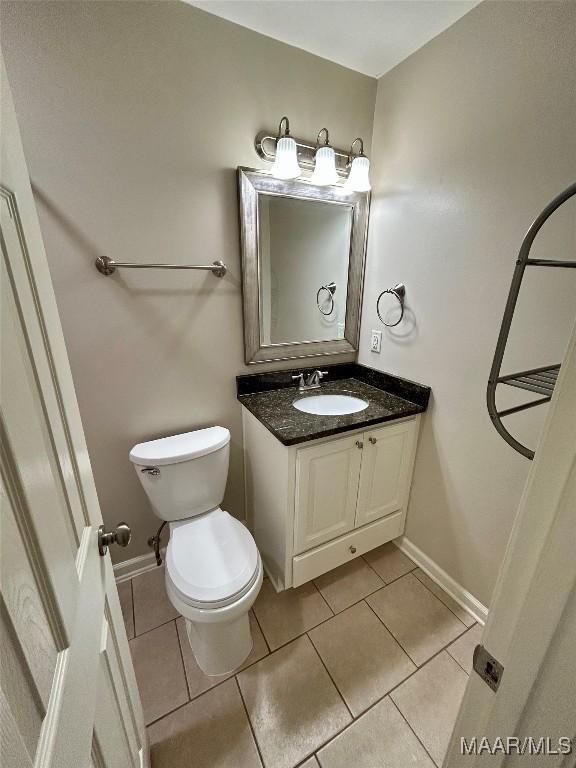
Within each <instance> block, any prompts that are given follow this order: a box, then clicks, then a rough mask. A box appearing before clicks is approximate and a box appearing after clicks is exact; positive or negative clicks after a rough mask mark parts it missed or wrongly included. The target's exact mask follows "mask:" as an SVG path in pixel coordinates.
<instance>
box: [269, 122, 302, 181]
mask: <svg viewBox="0 0 576 768" xmlns="http://www.w3.org/2000/svg"><path fill="white" fill-rule="evenodd" d="M282 126H284V128H283V127H282ZM271 173H272V175H273V176H275V177H276V178H277V179H296V178H297V177H298V176H300V174H301V173H302V170H301V169H300V166H299V165H298V153H297V149H296V142H295V141H294V139H293V138H292V137H291V136H290V121H289V120H288V118H287V117H286V116H284V117H283V118H282V120H280V125H279V126H278V137H277V139H276V159H275V160H274V165H273V166H272V171H271Z"/></svg>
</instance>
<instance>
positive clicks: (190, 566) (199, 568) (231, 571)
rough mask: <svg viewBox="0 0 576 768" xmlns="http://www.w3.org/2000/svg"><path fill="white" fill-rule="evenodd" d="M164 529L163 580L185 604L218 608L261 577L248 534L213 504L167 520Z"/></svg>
mask: <svg viewBox="0 0 576 768" xmlns="http://www.w3.org/2000/svg"><path fill="white" fill-rule="evenodd" d="M170 529H171V531H170V539H169V542H168V550H167V553H166V579H167V581H168V582H169V585H170V588H171V590H170V591H172V592H173V593H175V596H177V597H178V598H179V599H180V601H182V602H183V603H184V604H185V605H187V606H190V607H191V608H200V609H202V610H216V609H219V608H224V607H226V606H229V605H231V604H232V603H235V602H237V601H238V600H241V599H242V597H244V596H245V595H246V594H247V593H248V592H250V590H251V589H252V588H253V587H254V584H255V582H256V581H257V580H258V579H259V577H260V576H261V564H260V556H259V553H258V549H257V547H256V543H255V542H254V539H253V538H252V536H251V534H250V532H249V531H248V529H247V528H246V527H245V526H244V525H242V523H241V522H239V521H238V520H236V519H235V518H233V517H232V516H231V515H230V514H228V512H225V511H224V510H222V509H220V508H219V507H218V508H217V509H215V510H212V511H211V512H207V513H206V514H204V515H199V516H198V517H194V518H191V519H187V520H181V521H179V522H176V523H172V524H171V526H170Z"/></svg>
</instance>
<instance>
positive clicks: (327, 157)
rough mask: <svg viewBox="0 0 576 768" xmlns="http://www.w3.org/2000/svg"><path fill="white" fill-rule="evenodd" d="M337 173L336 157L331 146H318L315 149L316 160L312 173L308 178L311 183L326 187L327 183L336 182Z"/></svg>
mask: <svg viewBox="0 0 576 768" xmlns="http://www.w3.org/2000/svg"><path fill="white" fill-rule="evenodd" d="M337 181H338V174H337V173H336V159H335V155H334V150H333V149H332V147H320V148H319V149H317V150H316V162H315V164H314V173H313V174H312V177H311V179H310V182H311V183H312V184H317V185H318V186H319V187H326V186H328V184H336V182H337Z"/></svg>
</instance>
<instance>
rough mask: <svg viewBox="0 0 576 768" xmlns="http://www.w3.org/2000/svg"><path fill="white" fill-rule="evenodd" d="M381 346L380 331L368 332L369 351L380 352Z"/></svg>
mask: <svg viewBox="0 0 576 768" xmlns="http://www.w3.org/2000/svg"><path fill="white" fill-rule="evenodd" d="M381 348H382V331H372V332H371V334H370V352H376V353H378V354H380V349H381Z"/></svg>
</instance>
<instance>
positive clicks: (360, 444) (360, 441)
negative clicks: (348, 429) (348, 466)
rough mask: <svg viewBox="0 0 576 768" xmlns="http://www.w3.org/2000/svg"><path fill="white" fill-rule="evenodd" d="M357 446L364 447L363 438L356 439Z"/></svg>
mask: <svg viewBox="0 0 576 768" xmlns="http://www.w3.org/2000/svg"><path fill="white" fill-rule="evenodd" d="M356 447H357V448H364V443H363V442H362V440H356Z"/></svg>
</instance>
